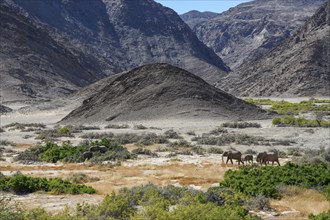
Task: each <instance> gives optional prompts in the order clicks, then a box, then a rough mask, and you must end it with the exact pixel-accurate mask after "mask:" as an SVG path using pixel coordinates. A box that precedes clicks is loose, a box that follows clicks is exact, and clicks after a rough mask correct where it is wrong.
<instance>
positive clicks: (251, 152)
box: [244, 149, 257, 155]
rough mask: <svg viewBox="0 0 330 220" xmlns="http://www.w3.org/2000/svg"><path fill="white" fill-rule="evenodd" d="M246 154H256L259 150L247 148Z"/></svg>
mask: <svg viewBox="0 0 330 220" xmlns="http://www.w3.org/2000/svg"><path fill="white" fill-rule="evenodd" d="M244 154H252V155H255V154H257V151H255V150H252V149H247V150H246V151H245V152H244Z"/></svg>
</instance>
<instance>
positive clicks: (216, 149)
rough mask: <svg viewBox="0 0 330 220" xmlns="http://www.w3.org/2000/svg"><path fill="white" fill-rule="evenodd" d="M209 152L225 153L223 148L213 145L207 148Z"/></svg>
mask: <svg viewBox="0 0 330 220" xmlns="http://www.w3.org/2000/svg"><path fill="white" fill-rule="evenodd" d="M207 152H208V153H209V154H223V150H222V149H221V148H218V147H211V148H209V149H208V150H207Z"/></svg>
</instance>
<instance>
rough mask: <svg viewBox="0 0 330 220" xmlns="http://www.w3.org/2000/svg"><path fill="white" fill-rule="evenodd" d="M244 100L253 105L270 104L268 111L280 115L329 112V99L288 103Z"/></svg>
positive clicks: (267, 100) (268, 100)
mask: <svg viewBox="0 0 330 220" xmlns="http://www.w3.org/2000/svg"><path fill="white" fill-rule="evenodd" d="M244 101H246V102H249V103H252V104H255V105H271V108H270V109H269V110H270V111H273V112H276V113H278V114H282V115H297V114H299V113H306V112H330V100H318V99H311V100H309V101H302V102H300V103H290V102H287V101H273V100H270V99H251V98H247V99H244Z"/></svg>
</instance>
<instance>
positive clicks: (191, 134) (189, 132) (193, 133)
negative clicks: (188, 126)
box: [187, 131, 196, 136]
mask: <svg viewBox="0 0 330 220" xmlns="http://www.w3.org/2000/svg"><path fill="white" fill-rule="evenodd" d="M187 135H190V136H196V133H195V132H194V131H188V132H187Z"/></svg>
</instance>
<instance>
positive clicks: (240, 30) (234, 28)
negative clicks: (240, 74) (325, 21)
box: [193, 0, 325, 69]
mask: <svg viewBox="0 0 330 220" xmlns="http://www.w3.org/2000/svg"><path fill="white" fill-rule="evenodd" d="M324 2H325V1H324V0H254V1H251V2H247V3H243V4H240V5H238V6H236V7H234V8H231V9H230V10H228V11H226V12H223V13H221V14H219V15H218V16H216V17H214V18H212V19H209V20H207V21H204V22H202V23H199V24H197V25H195V26H194V28H193V30H194V31H195V32H196V34H197V36H198V38H199V39H200V40H201V41H203V42H204V43H205V44H206V45H207V46H209V47H210V48H212V49H213V50H214V51H215V52H216V53H217V54H218V55H219V56H220V57H221V58H222V59H223V60H224V62H225V63H226V64H227V65H228V66H229V67H230V68H231V69H236V68H238V67H239V66H240V65H241V64H242V63H244V62H246V61H251V60H256V59H258V58H260V57H261V56H263V55H264V54H265V53H266V52H267V51H269V49H271V48H273V47H274V46H276V45H278V44H279V43H281V42H282V41H283V40H285V39H287V38H288V37H290V36H292V35H293V33H294V32H295V31H297V29H298V28H299V27H301V26H302V25H303V24H304V23H305V22H306V20H307V19H308V18H309V17H310V16H312V15H313V14H314V13H315V11H316V10H317V8H319V7H320V6H321V5H322V4H323V3H324Z"/></svg>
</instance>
